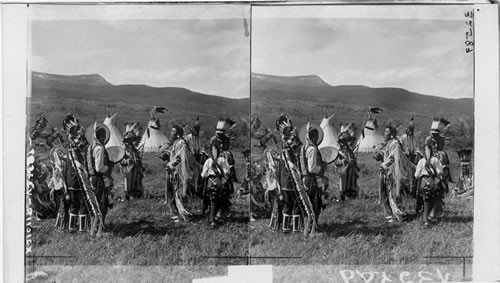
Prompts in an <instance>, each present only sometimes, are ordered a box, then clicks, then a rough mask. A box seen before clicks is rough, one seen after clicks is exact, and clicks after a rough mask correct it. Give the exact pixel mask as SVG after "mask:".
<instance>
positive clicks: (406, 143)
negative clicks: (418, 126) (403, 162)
mask: <svg viewBox="0 0 500 283" xmlns="http://www.w3.org/2000/svg"><path fill="white" fill-rule="evenodd" d="M400 141H401V146H402V147H403V151H404V153H405V155H406V156H407V157H408V159H410V161H411V162H412V163H414V164H416V163H417V162H418V161H419V160H418V159H417V154H416V150H417V143H416V141H415V123H414V121H413V117H411V119H410V122H409V124H408V127H407V128H406V130H405V133H404V135H402V136H401V139H400Z"/></svg>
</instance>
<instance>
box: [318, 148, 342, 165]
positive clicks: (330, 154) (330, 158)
mask: <svg viewBox="0 0 500 283" xmlns="http://www.w3.org/2000/svg"><path fill="white" fill-rule="evenodd" d="M319 152H321V159H323V162H325V163H326V164H332V163H333V162H334V161H335V159H337V156H338V155H339V150H338V149H337V148H335V147H333V146H325V147H322V148H320V149H319Z"/></svg>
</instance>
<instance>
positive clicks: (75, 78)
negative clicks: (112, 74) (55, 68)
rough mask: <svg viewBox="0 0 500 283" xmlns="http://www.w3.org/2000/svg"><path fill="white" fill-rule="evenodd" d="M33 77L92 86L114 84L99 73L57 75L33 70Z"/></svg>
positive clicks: (54, 81)
mask: <svg viewBox="0 0 500 283" xmlns="http://www.w3.org/2000/svg"><path fill="white" fill-rule="evenodd" d="M32 78H33V79H34V80H35V79H39V80H45V81H47V82H53V83H61V84H79V85H92V86H112V85H113V84H111V83H110V82H108V81H107V80H106V79H104V78H103V77H102V76H101V75H99V74H90V75H57V74H49V73H41V72H35V71H33V72H32Z"/></svg>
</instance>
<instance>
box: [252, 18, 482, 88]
mask: <svg viewBox="0 0 500 283" xmlns="http://www.w3.org/2000/svg"><path fill="white" fill-rule="evenodd" d="M449 12H450V11H448V13H449ZM456 12H457V15H456V17H450V18H448V19H446V20H436V19H432V18H423V19H418V18H410V19H404V18H376V19H373V18H345V17H342V18H327V17H318V18H314V17H310V18H295V17H290V18H286V17H285V16H280V17H276V18H272V16H269V14H272V13H269V12H268V11H267V15H266V17H260V18H259V17H258V16H259V11H258V10H257V11H256V10H255V9H254V10H253V11H252V16H254V19H253V22H252V72H255V73H264V74H271V75H282V76H293V75H312V74H315V75H318V76H320V77H321V78H322V79H323V80H324V81H326V82H327V83H329V84H330V85H365V86H369V87H400V88H404V89H407V90H409V91H413V92H417V93H421V94H426V95H434V96H441V97H447V98H464V97H469V98H471V97H472V96H473V55H472V53H466V52H465V47H466V46H465V44H464V42H465V32H466V31H467V30H468V28H467V25H466V24H465V17H464V13H463V11H462V10H457V11H456Z"/></svg>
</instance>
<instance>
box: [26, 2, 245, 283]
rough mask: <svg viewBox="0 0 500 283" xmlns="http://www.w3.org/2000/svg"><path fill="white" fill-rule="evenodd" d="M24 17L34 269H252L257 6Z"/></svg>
mask: <svg viewBox="0 0 500 283" xmlns="http://www.w3.org/2000/svg"><path fill="white" fill-rule="evenodd" d="M28 13H29V16H28V30H29V31H28V47H29V48H28V50H29V52H28V67H27V70H28V78H27V83H28V94H27V116H26V119H27V121H26V149H27V150H26V152H27V156H26V157H27V169H28V175H27V182H28V186H27V188H26V211H27V212H26V213H27V214H28V213H29V214H30V215H29V216H31V219H32V220H31V221H29V222H27V225H29V226H30V228H31V229H30V230H29V231H30V233H29V235H26V237H30V239H31V242H30V243H29V244H30V245H31V246H30V247H26V248H27V249H26V250H28V248H29V251H31V252H27V254H26V261H25V262H26V274H27V275H33V274H35V275H36V272H37V271H43V272H45V273H46V275H47V276H48V277H51V276H52V277H53V278H54V279H57V278H59V279H61V280H62V279H64V278H66V279H70V278H75V277H74V276H76V275H75V274H80V275H82V276H84V275H83V274H84V273H85V276H90V275H89V273H88V271H92V272H91V273H90V274H92V275H93V276H96V274H97V273H99V272H104V273H106V272H109V271H106V266H108V267H109V266H112V265H120V266H142V267H141V268H154V266H162V267H161V268H159V269H158V271H154V270H149V271H148V272H147V274H149V275H148V276H159V277H151V278H150V279H151V280H147V279H146V281H158V280H167V281H172V280H176V279H184V280H185V279H186V278H187V277H189V276H191V277H192V278H197V276H198V275H201V276H206V275H218V274H219V273H220V272H223V271H221V269H220V268H217V267H213V268H208V267H207V268H199V267H196V268H192V270H191V272H187V271H189V268H188V267H187V266H199V265H204V266H225V265H238V264H246V257H247V254H248V220H249V209H248V194H245V190H244V189H241V188H243V187H244V185H243V183H244V181H245V179H246V158H247V156H246V155H247V154H246V153H247V152H248V150H247V149H248V148H249V130H248V129H249V126H248V124H249V120H250V119H249V115H250V112H249V111H250V98H249V83H250V80H249V75H250V73H249V72H250V34H249V15H250V6H248V5H135V6H134V5H116V6H113V5H86V6H85V5H82V6H80V5H68V6H66V5H54V6H51V5H30V6H29V8H28ZM165 265H168V266H170V267H168V266H167V267H165ZM175 266H177V268H176V267H175ZM178 266H182V268H180V267H178ZM76 267H81V268H84V269H82V271H83V270H85V272H82V273H76V270H75V269H74V268H76ZM90 267H93V268H95V272H93V270H90V269H88V268H90ZM85 268H87V269H85ZM169 268H171V269H169ZM108 269H109V268H108ZM70 271H71V272H72V274H73V275H71V276H70V275H69V274H66V273H67V272H70ZM106 274H108V275H110V274H109V273H106ZM125 274H127V275H125ZM61 276H62V277H61ZM67 276H70V277H67ZM120 276H127V277H124V278H123V279H127V280H133V278H134V277H133V276H137V274H134V275H132V273H127V272H125V273H120ZM130 276H132V277H130ZM186 276H187V277H186ZM198 277H199V276H198ZM85 278H87V279H95V278H96V277H85ZM85 278H81V279H85ZM103 278H105V277H103ZM107 279H109V278H107ZM117 280H118V279H117ZM141 280H145V278H144V277H143V276H142V275H141Z"/></svg>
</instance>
